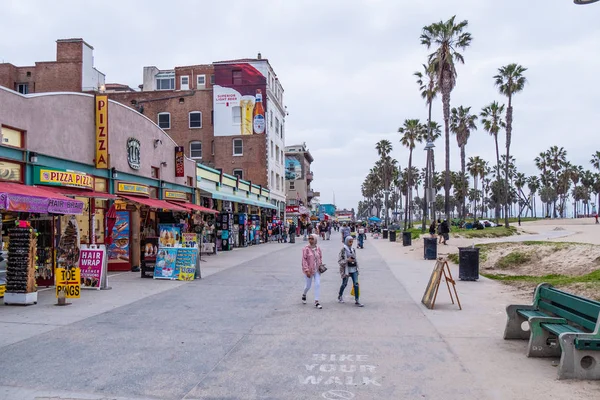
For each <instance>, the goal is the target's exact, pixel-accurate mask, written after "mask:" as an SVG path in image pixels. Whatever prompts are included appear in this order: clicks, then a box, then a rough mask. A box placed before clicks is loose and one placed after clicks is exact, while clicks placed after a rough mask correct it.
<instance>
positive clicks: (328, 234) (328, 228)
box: [327, 222, 331, 240]
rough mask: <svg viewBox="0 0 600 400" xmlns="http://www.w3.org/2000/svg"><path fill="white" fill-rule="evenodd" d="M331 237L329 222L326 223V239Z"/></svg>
mask: <svg viewBox="0 0 600 400" xmlns="http://www.w3.org/2000/svg"><path fill="white" fill-rule="evenodd" d="M329 239H331V222H328V223H327V240H329Z"/></svg>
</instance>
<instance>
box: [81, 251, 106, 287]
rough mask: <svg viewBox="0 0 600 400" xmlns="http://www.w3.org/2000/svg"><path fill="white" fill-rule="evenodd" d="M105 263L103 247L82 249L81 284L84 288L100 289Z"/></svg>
mask: <svg viewBox="0 0 600 400" xmlns="http://www.w3.org/2000/svg"><path fill="white" fill-rule="evenodd" d="M103 265H104V250H103V249H81V252H80V253H79V268H80V270H81V286H82V287H84V288H92V289H100V282H101V278H102V267H103Z"/></svg>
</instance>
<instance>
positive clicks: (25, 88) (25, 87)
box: [17, 83, 29, 94]
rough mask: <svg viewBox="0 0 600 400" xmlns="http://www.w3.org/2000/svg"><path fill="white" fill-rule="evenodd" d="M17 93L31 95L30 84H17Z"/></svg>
mask: <svg viewBox="0 0 600 400" xmlns="http://www.w3.org/2000/svg"><path fill="white" fill-rule="evenodd" d="M17 92H19V93H21V94H27V93H29V84H28V83H18V84H17Z"/></svg>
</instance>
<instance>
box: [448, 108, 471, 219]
mask: <svg viewBox="0 0 600 400" xmlns="http://www.w3.org/2000/svg"><path fill="white" fill-rule="evenodd" d="M470 111H471V107H466V108H465V107H463V106H460V107H458V108H453V109H452V116H451V117H450V129H451V130H452V132H453V133H454V134H455V135H456V141H457V142H458V147H460V171H461V172H462V174H463V176H466V171H465V157H466V154H465V147H466V146H467V141H468V140H469V136H470V135H471V131H472V130H476V129H477V125H475V121H476V120H477V115H473V114H470ZM464 193H465V194H466V191H464ZM465 197H466V196H465ZM465 197H463V198H462V203H461V204H462V212H461V214H462V215H461V217H462V218H463V219H465V218H466V206H465Z"/></svg>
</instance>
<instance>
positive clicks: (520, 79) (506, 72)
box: [494, 63, 527, 228]
mask: <svg viewBox="0 0 600 400" xmlns="http://www.w3.org/2000/svg"><path fill="white" fill-rule="evenodd" d="M525 71H527V68H524V67H522V66H521V65H518V64H514V63H513V64H508V65H505V66H503V67H500V68H498V75H496V76H494V80H495V83H496V86H498V90H499V91H500V93H501V94H503V95H505V96H506V97H507V98H508V108H507V109H506V167H505V171H506V176H505V177H504V178H505V185H506V193H508V162H509V159H510V158H509V156H510V141H511V139H512V121H513V106H512V98H513V95H515V94H517V93H519V92H520V91H522V90H523V89H524V88H525V83H527V79H526V78H525V76H524V75H523V73H524V72H525ZM504 226H505V227H506V228H508V201H506V202H505V204H504Z"/></svg>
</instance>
